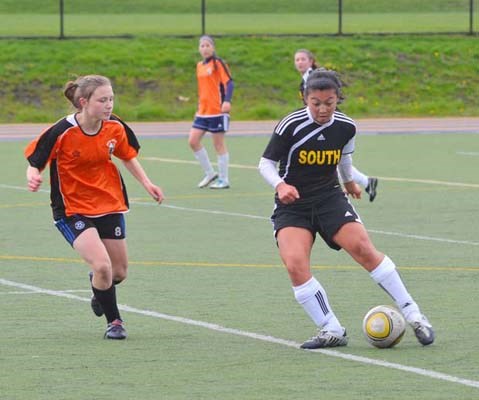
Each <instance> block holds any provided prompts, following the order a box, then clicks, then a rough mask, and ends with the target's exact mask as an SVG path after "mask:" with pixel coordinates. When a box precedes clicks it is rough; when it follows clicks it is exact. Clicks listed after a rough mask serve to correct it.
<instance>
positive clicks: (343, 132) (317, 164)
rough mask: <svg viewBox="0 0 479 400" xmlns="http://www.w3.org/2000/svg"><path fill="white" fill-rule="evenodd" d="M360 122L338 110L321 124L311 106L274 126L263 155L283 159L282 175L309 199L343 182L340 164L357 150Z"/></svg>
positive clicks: (280, 169) (280, 173)
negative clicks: (340, 175) (342, 157)
mask: <svg viewBox="0 0 479 400" xmlns="http://www.w3.org/2000/svg"><path fill="white" fill-rule="evenodd" d="M355 134H356V125H355V124H354V121H353V120H352V119H351V118H349V117H348V116H346V115H345V114H343V113H341V112H338V111H335V112H334V114H333V117H332V119H331V121H329V122H328V123H326V124H324V125H319V124H318V123H317V122H315V121H314V119H313V118H312V116H311V114H310V112H309V109H308V108H307V107H305V108H301V109H299V110H297V111H295V112H292V113H291V114H289V115H287V116H286V117H284V118H283V119H282V120H281V121H280V122H279V124H278V125H277V126H276V128H275V129H274V133H273V135H272V137H271V139H270V141H269V143H268V146H267V147H266V149H265V151H264V153H263V157H264V158H267V159H269V160H273V161H275V162H279V175H280V177H281V178H282V179H283V180H284V181H285V182H286V183H287V184H289V185H293V186H295V187H296V189H297V190H298V191H299V194H300V196H301V198H303V199H306V198H310V197H312V196H315V195H319V194H321V193H324V191H325V190H327V189H328V188H332V187H334V186H336V185H339V180H338V173H337V166H338V163H339V161H340V159H341V156H342V155H343V154H351V153H353V151H354V135H355Z"/></svg>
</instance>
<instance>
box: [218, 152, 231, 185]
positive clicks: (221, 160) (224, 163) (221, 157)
mask: <svg viewBox="0 0 479 400" xmlns="http://www.w3.org/2000/svg"><path fill="white" fill-rule="evenodd" d="M229 162H230V154H229V153H225V154H218V172H219V175H220V179H221V180H222V181H224V182H226V183H228V182H229V179H228V165H229Z"/></svg>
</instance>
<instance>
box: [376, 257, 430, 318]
mask: <svg viewBox="0 0 479 400" xmlns="http://www.w3.org/2000/svg"><path fill="white" fill-rule="evenodd" d="M369 275H370V276H371V278H373V280H374V281H375V282H376V283H377V284H378V285H379V286H381V287H382V288H383V289H384V290H385V291H386V293H387V294H389V296H391V298H392V299H393V300H394V302H395V303H396V305H397V306H398V308H399V310H401V312H402V313H403V314H404V317H405V318H406V320H407V321H409V320H411V319H414V318H416V317H417V314H420V311H419V307H418V305H417V304H416V302H415V301H414V300H413V298H412V296H411V295H410V294H409V292H408V291H407V289H406V286H405V285H404V283H403V281H402V279H401V276H400V275H399V273H398V272H397V270H396V265H395V264H394V262H393V261H392V260H391V259H390V258H389V257H388V256H386V255H385V256H384V259H383V260H382V261H381V263H380V264H379V265H378V266H377V267H376V268H375V269H374V270H373V271H371V272H370V274H369Z"/></svg>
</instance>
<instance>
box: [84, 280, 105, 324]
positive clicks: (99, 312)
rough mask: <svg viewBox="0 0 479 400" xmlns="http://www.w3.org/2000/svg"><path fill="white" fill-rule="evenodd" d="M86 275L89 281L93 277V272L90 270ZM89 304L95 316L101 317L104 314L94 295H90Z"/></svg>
mask: <svg viewBox="0 0 479 400" xmlns="http://www.w3.org/2000/svg"><path fill="white" fill-rule="evenodd" d="M88 276H89V277H90V283H91V281H92V279H93V272H91V271H90V272H89V273H88ZM90 306H91V309H92V311H93V314H95V315H96V316H97V317H101V316H102V315H103V314H104V312H103V308H102V307H101V304H100V303H99V301H98V300H97V298H96V297H95V295H92V296H91V300H90Z"/></svg>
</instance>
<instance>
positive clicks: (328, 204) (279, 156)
mask: <svg viewBox="0 0 479 400" xmlns="http://www.w3.org/2000/svg"><path fill="white" fill-rule="evenodd" d="M338 82H339V79H338V77H337V75H336V74H335V72H334V71H326V70H316V71H314V72H312V73H311V74H310V76H309V78H308V80H307V83H306V87H305V100H306V107H304V108H302V109H300V110H297V111H295V112H293V113H291V114H289V115H287V116H286V117H284V118H283V119H282V120H281V121H280V122H279V123H278V125H277V126H276V128H275V130H274V133H273V135H272V137H271V139H270V142H269V143H268V145H267V147H266V149H265V151H264V153H263V157H262V158H261V160H260V163H259V170H260V173H261V175H262V176H263V177H264V178H265V180H266V181H267V182H268V183H269V184H270V185H271V186H273V187H274V188H275V191H276V194H275V208H274V212H273V215H272V217H271V219H272V222H273V226H274V232H275V236H276V240H277V245H278V248H279V253H280V256H281V258H282V260H283V263H284V264H285V266H286V268H287V270H288V274H289V277H290V279H291V282H292V284H293V291H294V295H295V298H296V300H297V301H298V302H299V303H300V304H301V305H302V306H303V308H304V309H305V311H306V312H307V313H308V315H309V316H310V318H311V319H312V320H313V322H314V323H315V324H316V325H317V327H318V334H317V335H316V336H314V337H313V338H311V339H310V340H307V341H306V342H304V343H303V344H302V345H301V347H302V348H305V349H316V348H322V347H334V346H345V345H346V344H347V342H348V338H347V335H346V330H345V329H344V328H343V327H342V326H341V324H340V322H339V321H338V319H337V317H336V315H335V314H334V312H333V311H332V309H331V307H330V305H329V301H328V297H327V295H326V291H325V290H324V288H323V287H322V286H321V284H320V283H319V282H318V281H317V280H316V278H314V277H313V276H312V274H311V267H310V254H311V249H312V246H313V243H314V239H315V235H316V233H319V235H320V236H321V237H322V239H323V240H324V241H325V242H326V243H327V244H328V246H329V247H331V248H333V249H336V250H339V249H341V248H343V249H344V250H346V251H347V252H348V253H349V254H350V255H351V257H352V258H353V259H354V260H355V261H356V262H358V263H359V264H360V265H361V266H362V267H363V268H364V269H366V270H367V271H368V272H369V274H370V276H371V278H372V279H373V280H374V281H375V282H377V283H378V284H379V285H380V286H381V287H382V288H383V289H384V290H385V291H386V292H387V293H388V294H389V295H390V296H391V298H392V299H393V300H394V301H395V303H396V305H397V306H398V308H399V309H400V310H401V312H402V313H403V315H404V317H405V318H406V320H407V322H408V323H409V324H410V325H411V327H412V328H413V330H414V333H415V335H416V337H417V339H418V341H419V342H420V343H421V344H422V345H429V344H431V343H432V342H433V341H434V331H433V329H432V326H431V324H430V323H429V322H428V320H427V319H426V317H425V316H424V315H423V314H422V313H421V311H420V309H419V307H418V305H417V303H416V302H415V301H414V299H413V298H412V296H411V295H410V294H409V293H408V291H407V289H406V287H405V286H404V283H403V282H402V280H401V277H400V276H399V274H398V272H397V270H396V266H395V264H394V262H393V261H392V260H391V259H390V258H389V257H388V256H386V255H384V254H383V253H381V252H379V251H378V250H376V248H375V247H374V245H373V243H372V242H371V240H370V238H369V236H368V233H367V231H366V229H365V227H364V225H363V224H362V222H361V219H360V217H359V215H358V214H357V213H356V210H355V209H354V207H353V206H352V205H351V203H350V202H349V199H348V197H347V195H346V194H345V193H344V192H343V189H342V188H341V185H340V184H339V179H338V171H339V173H340V175H341V178H342V181H343V185H344V190H345V191H346V192H347V193H348V194H349V195H351V196H352V197H353V198H360V197H361V189H360V188H359V186H358V185H357V184H356V183H355V182H354V181H353V177H352V157H351V154H352V153H353V151H354V136H355V134H356V126H355V124H354V121H353V120H352V119H351V118H349V117H348V116H346V115H345V114H343V113H340V112H338V111H337V108H336V106H337V102H338V100H339V99H340V98H341V89H340V85H338ZM278 163H279V170H278V169H277V168H276V167H277V164H278Z"/></svg>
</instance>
